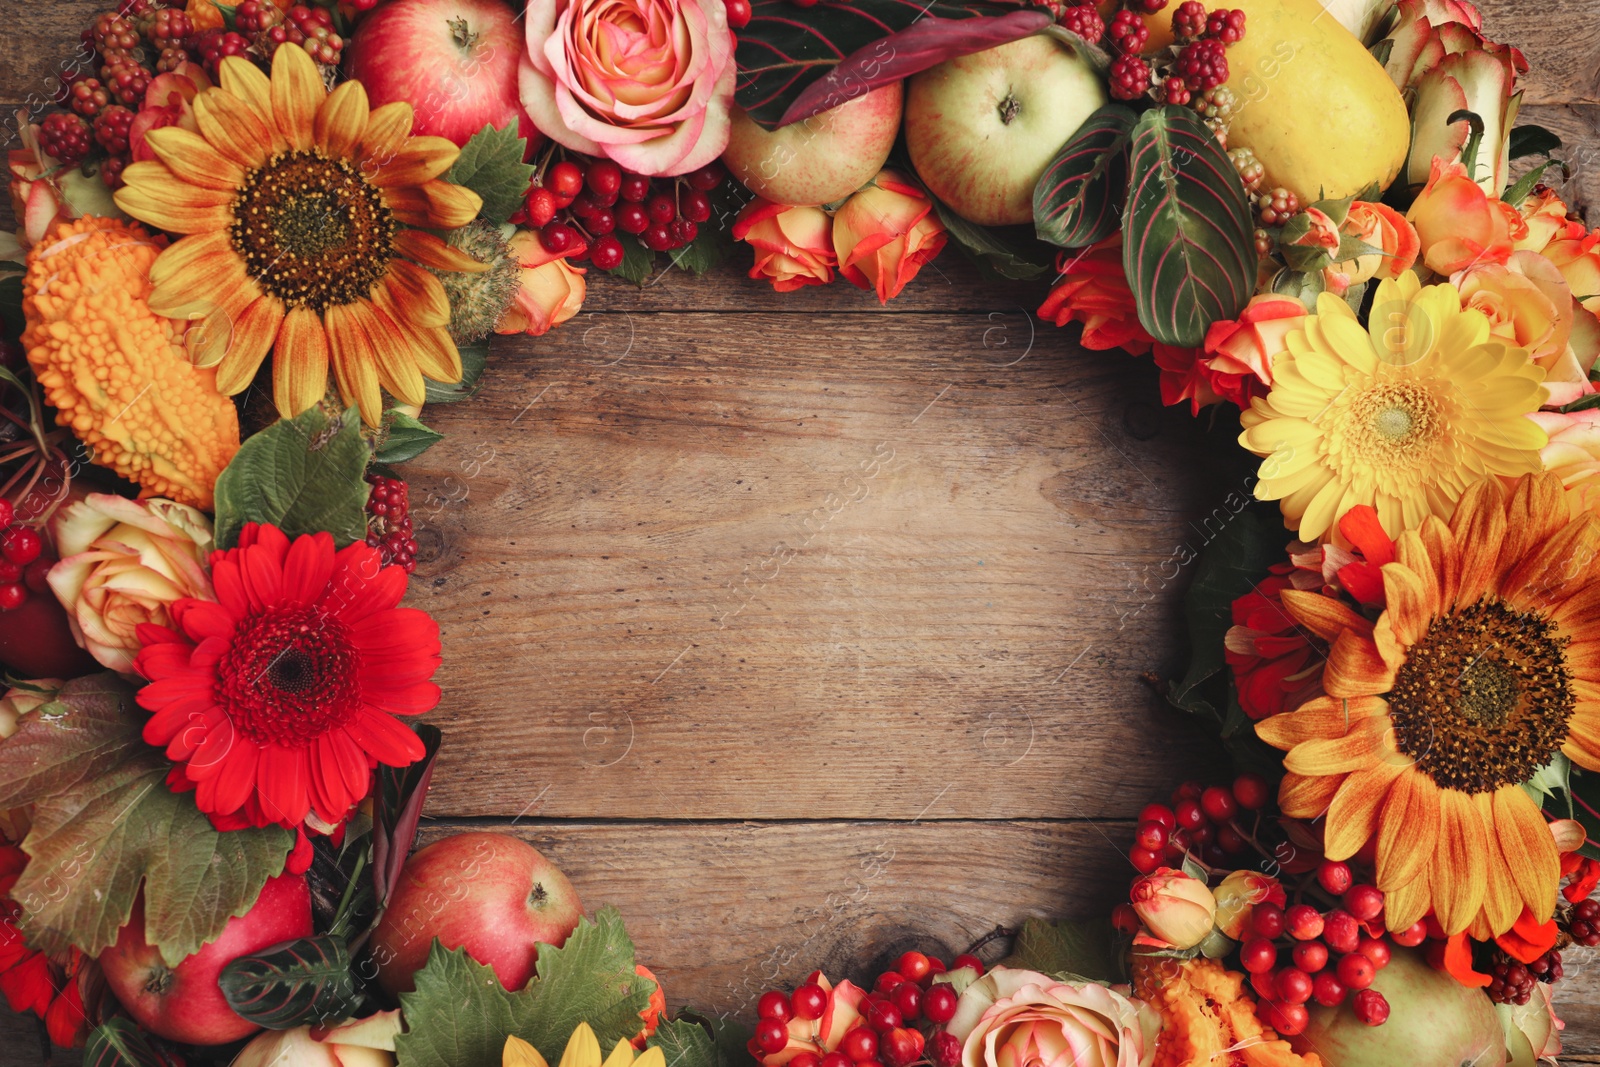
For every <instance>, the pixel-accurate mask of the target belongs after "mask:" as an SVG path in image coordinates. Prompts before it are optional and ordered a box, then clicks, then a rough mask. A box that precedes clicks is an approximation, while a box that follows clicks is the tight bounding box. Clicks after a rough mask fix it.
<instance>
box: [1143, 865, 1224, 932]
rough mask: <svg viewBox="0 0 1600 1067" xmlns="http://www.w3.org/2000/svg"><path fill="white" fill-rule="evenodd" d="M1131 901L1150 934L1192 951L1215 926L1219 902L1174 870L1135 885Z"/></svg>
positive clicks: (1159, 871) (1197, 882)
mask: <svg viewBox="0 0 1600 1067" xmlns="http://www.w3.org/2000/svg"><path fill="white" fill-rule="evenodd" d="M1128 897H1129V899H1130V900H1131V901H1132V902H1133V910H1134V911H1136V912H1138V913H1139V918H1140V919H1141V920H1142V921H1143V922H1144V924H1145V926H1147V927H1148V928H1149V930H1150V932H1151V933H1152V934H1154V935H1155V936H1156V937H1159V938H1160V939H1161V940H1163V941H1165V942H1167V943H1168V944H1169V945H1172V946H1174V947H1175V948H1193V947H1194V946H1195V945H1198V944H1199V943H1200V942H1202V941H1204V940H1205V939H1206V935H1207V934H1209V933H1211V928H1212V927H1213V926H1214V925H1216V914H1217V898H1216V897H1214V896H1212V894H1211V890H1210V889H1208V888H1207V887H1206V884H1205V883H1204V882H1202V881H1200V880H1199V879H1197V878H1190V877H1189V876H1188V875H1187V874H1184V873H1183V872H1182V871H1175V870H1173V869H1172V868H1171V867H1161V868H1159V869H1157V870H1156V872H1155V873H1154V874H1147V875H1145V876H1144V877H1143V878H1140V879H1139V880H1138V881H1136V882H1134V883H1133V888H1132V889H1131V890H1130V891H1129V893H1128Z"/></svg>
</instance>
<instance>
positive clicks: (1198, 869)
mask: <svg viewBox="0 0 1600 1067" xmlns="http://www.w3.org/2000/svg"><path fill="white" fill-rule="evenodd" d="M1179 866H1180V868H1181V869H1182V870H1183V873H1184V874H1187V875H1188V876H1189V877H1190V878H1193V879H1194V880H1195V881H1197V882H1204V881H1205V880H1206V869H1205V868H1204V867H1202V866H1200V864H1198V863H1196V862H1195V860H1194V857H1192V856H1190V855H1189V854H1188V853H1187V852H1185V853H1184V854H1183V863H1181V864H1180V865H1179Z"/></svg>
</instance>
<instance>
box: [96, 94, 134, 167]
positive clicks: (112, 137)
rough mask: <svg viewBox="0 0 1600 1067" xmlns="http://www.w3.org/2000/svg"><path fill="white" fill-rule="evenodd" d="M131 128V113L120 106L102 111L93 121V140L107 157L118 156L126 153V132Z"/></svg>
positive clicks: (113, 105)
mask: <svg viewBox="0 0 1600 1067" xmlns="http://www.w3.org/2000/svg"><path fill="white" fill-rule="evenodd" d="M132 128H133V112H132V111H130V110H129V109H127V108H125V107H123V106H122V105H121V104H112V105H111V106H110V107H108V108H105V109H103V110H102V111H101V112H100V114H98V115H96V116H95V119H94V139H95V140H96V141H98V142H99V143H100V147H101V148H104V149H105V150H106V153H107V154H108V155H113V156H120V155H123V154H125V153H126V152H127V151H128V131H129V130H130V129H132Z"/></svg>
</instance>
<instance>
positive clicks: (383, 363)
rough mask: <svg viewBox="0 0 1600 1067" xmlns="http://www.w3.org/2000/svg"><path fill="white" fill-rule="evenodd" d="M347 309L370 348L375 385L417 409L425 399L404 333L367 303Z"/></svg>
mask: <svg viewBox="0 0 1600 1067" xmlns="http://www.w3.org/2000/svg"><path fill="white" fill-rule="evenodd" d="M348 306H349V308H350V311H351V313H352V315H353V317H354V318H355V319H356V321H358V322H359V323H360V324H361V329H362V332H364V333H365V334H366V335H367V343H368V344H369V345H371V347H372V354H373V357H374V359H375V360H376V361H377V367H378V383H379V384H380V385H382V386H383V387H384V388H385V389H387V390H389V392H391V393H393V394H394V395H395V396H396V397H398V398H399V399H400V400H401V401H402V402H404V403H407V404H415V405H418V406H420V405H421V404H422V403H423V401H425V400H426V399H427V393H426V392H425V391H424V389H423V386H422V373H421V372H420V371H419V370H417V363H416V360H415V359H414V358H413V357H412V354H411V347H410V345H408V344H407V337H406V331H405V330H403V329H402V328H401V327H400V325H399V324H398V323H396V322H395V320H394V319H392V318H390V317H389V316H388V315H387V314H386V313H384V312H383V311H382V310H380V309H379V308H378V307H377V306H376V305H374V304H373V303H371V302H370V301H366V300H357V301H356V302H354V303H353V304H350V305H348Z"/></svg>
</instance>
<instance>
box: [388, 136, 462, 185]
mask: <svg viewBox="0 0 1600 1067" xmlns="http://www.w3.org/2000/svg"><path fill="white" fill-rule="evenodd" d="M459 155H461V149H459V148H457V147H456V145H455V142H454V141H447V140H445V139H444V138H443V137H411V138H408V139H407V140H406V143H405V144H404V145H402V146H401V147H400V148H399V149H398V150H397V151H396V152H395V153H394V155H393V156H392V157H391V158H390V159H389V161H388V162H386V163H385V164H383V166H381V167H377V168H376V169H374V170H372V171H370V172H369V173H368V175H367V177H368V180H369V181H371V182H372V184H373V185H376V186H379V187H380V188H388V187H389V186H395V185H421V184H422V183H423V182H425V181H431V180H432V179H434V178H437V177H439V175H441V174H443V173H444V172H445V171H447V170H449V169H450V167H451V166H452V165H453V164H454V163H455V161H456V157H457V156H459Z"/></svg>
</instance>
